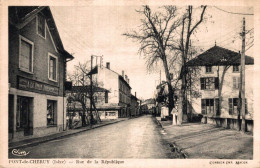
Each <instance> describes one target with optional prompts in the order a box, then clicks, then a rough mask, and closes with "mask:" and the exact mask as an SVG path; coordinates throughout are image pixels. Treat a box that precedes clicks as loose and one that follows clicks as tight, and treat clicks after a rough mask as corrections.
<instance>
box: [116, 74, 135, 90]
mask: <svg viewBox="0 0 260 168" xmlns="http://www.w3.org/2000/svg"><path fill="white" fill-rule="evenodd" d="M119 79H121V80H122V81H123V82H124V83H125V85H126V86H127V87H129V88H130V89H132V88H131V86H130V85H129V83H127V82H126V81H125V79H124V77H123V76H122V75H119Z"/></svg>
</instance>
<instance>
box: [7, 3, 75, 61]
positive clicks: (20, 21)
mask: <svg viewBox="0 0 260 168" xmlns="http://www.w3.org/2000/svg"><path fill="white" fill-rule="evenodd" d="M39 12H41V13H42V14H44V16H45V17H46V22H47V25H48V28H49V30H50V33H51V35H52V37H53V40H54V43H55V45H56V48H57V50H58V52H59V53H61V54H62V55H63V56H65V57H66V58H69V59H73V58H74V57H73V56H72V55H71V54H69V53H68V52H67V51H66V50H65V49H64V47H63V44H62V41H61V38H60V35H59V32H58V29H57V27H56V24H55V21H54V18H53V16H52V13H51V10H50V8H49V7H48V6H10V7H9V15H8V20H9V23H10V24H12V25H14V26H15V27H16V28H17V29H21V28H23V27H24V26H25V25H27V24H28V23H29V22H30V21H32V20H33V19H34V18H35V16H36V15H37V14H38V13H39Z"/></svg>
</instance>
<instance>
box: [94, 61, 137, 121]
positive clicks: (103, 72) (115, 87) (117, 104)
mask: <svg viewBox="0 0 260 168" xmlns="http://www.w3.org/2000/svg"><path fill="white" fill-rule="evenodd" d="M93 71H95V72H97V74H95V75H93V79H96V80H97V83H100V85H101V86H102V88H104V89H106V90H108V91H109V92H110V94H109V96H108V100H109V103H108V106H109V107H110V108H111V110H110V114H111V115H114V116H116V118H118V117H129V116H130V106H131V89H132V88H131V87H130V85H129V78H128V77H127V75H125V74H124V71H122V75H120V74H118V73H117V72H115V71H113V70H111V69H110V63H108V62H107V64H106V67H104V66H96V67H95V68H94V69H93Z"/></svg>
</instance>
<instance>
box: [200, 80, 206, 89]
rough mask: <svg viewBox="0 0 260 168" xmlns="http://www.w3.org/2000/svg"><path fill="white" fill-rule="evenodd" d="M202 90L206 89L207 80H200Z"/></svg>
mask: <svg viewBox="0 0 260 168" xmlns="http://www.w3.org/2000/svg"><path fill="white" fill-rule="evenodd" d="M200 89H201V90H204V89H205V78H200Z"/></svg>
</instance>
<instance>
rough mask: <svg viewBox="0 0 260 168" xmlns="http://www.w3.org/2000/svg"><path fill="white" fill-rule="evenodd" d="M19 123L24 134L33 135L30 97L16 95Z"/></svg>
mask: <svg viewBox="0 0 260 168" xmlns="http://www.w3.org/2000/svg"><path fill="white" fill-rule="evenodd" d="M18 102H19V103H18V104H19V106H20V108H19V109H18V113H20V114H19V120H20V121H19V123H20V124H19V125H20V128H22V129H23V130H24V136H28V135H33V122H32V98H29V97H18Z"/></svg>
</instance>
